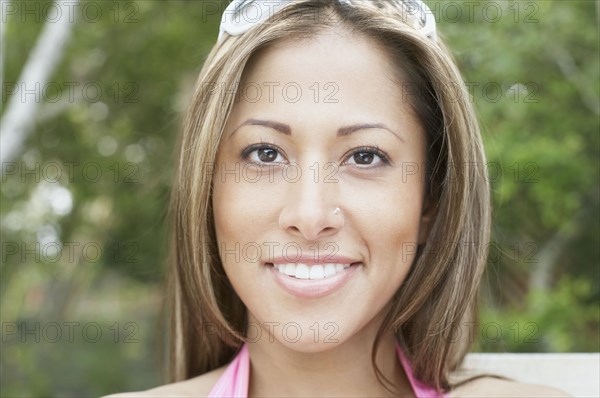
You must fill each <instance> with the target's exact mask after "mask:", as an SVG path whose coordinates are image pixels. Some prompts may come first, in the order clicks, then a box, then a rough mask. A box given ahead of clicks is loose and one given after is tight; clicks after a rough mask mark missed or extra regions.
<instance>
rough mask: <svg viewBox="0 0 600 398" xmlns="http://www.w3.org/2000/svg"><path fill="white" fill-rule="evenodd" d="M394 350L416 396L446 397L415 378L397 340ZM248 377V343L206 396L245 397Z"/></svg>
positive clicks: (246, 395) (422, 397) (428, 397)
mask: <svg viewBox="0 0 600 398" xmlns="http://www.w3.org/2000/svg"><path fill="white" fill-rule="evenodd" d="M396 352H397V354H398V358H399V359H400V364H401V365H402V367H403V368H404V372H405V373H406V377H407V378H408V381H409V382H410V385H411V386H412V389H413V391H414V393H415V396H416V397H417V398H437V397H441V398H448V396H447V395H445V394H440V393H439V392H438V391H437V390H436V389H434V388H433V387H431V386H428V385H427V384H424V383H422V382H421V381H419V380H417V379H416V378H415V377H414V375H413V371H412V367H411V366H410V363H409V362H408V359H406V357H405V355H404V353H403V352H402V349H401V348H400V345H399V344H398V342H396ZM249 379H250V355H249V353H248V345H247V344H244V345H242V349H241V350H240V352H239V353H238V354H237V355H236V356H235V358H234V359H233V361H231V363H230V364H229V366H228V367H227V369H226V370H225V372H224V373H223V374H222V375H221V377H220V378H219V380H218V381H217V383H216V384H215V385H214V387H213V388H212V390H211V391H210V393H209V394H208V396H209V397H210V398H221V397H235V398H247V397H248V385H249Z"/></svg>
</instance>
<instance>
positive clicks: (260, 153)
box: [241, 144, 285, 164]
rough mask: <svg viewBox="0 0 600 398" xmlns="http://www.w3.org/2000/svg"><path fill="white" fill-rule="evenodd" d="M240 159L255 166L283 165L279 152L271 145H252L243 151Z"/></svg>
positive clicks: (283, 159) (282, 158) (283, 160)
mask: <svg viewBox="0 0 600 398" xmlns="http://www.w3.org/2000/svg"><path fill="white" fill-rule="evenodd" d="M241 158H242V159H244V160H246V161H249V162H252V163H256V164H273V163H284V162H285V158H284V157H283V155H282V154H281V151H280V150H279V149H278V148H277V147H275V146H272V145H266V144H254V145H250V146H249V147H247V148H246V149H244V150H243V151H242V153H241Z"/></svg>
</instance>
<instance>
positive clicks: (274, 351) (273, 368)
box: [248, 322, 414, 397]
mask: <svg viewBox="0 0 600 398" xmlns="http://www.w3.org/2000/svg"><path fill="white" fill-rule="evenodd" d="M371 324H372V325H374V326H377V327H378V326H379V325H380V323H379V322H371ZM374 326H369V325H367V326H366V327H365V328H364V329H363V330H362V331H361V332H360V333H358V334H356V335H355V336H353V337H351V338H350V339H348V340H347V341H344V342H343V343H339V344H338V345H336V346H335V347H332V348H329V347H327V349H326V350H323V351H321V352H310V353H306V352H299V351H295V350H293V349H291V348H288V347H287V346H285V345H283V344H281V343H279V342H278V341H277V340H275V341H273V342H270V341H268V340H267V339H265V340H266V341H264V342H262V341H258V342H256V343H249V344H248V350H249V354H250V361H251V370H250V386H249V396H250V397H257V396H303V397H323V396H378V397H383V396H394V395H395V394H392V393H391V392H390V391H388V390H387V389H386V388H385V387H384V386H383V385H382V384H381V383H380V382H379V381H378V379H377V377H376V375H375V370H374V369H373V365H372V361H371V351H372V344H373V340H374V338H375V333H376V331H377V329H376V328H375V327H374ZM261 340H263V339H261ZM375 362H376V363H377V366H378V368H379V369H380V370H381V372H382V373H383V375H384V376H385V377H386V378H387V379H388V380H389V381H391V382H392V383H394V386H393V389H394V390H396V392H397V393H399V394H401V396H403V397H414V393H413V391H412V388H411V386H410V382H409V381H408V378H407V377H406V374H405V372H404V370H403V369H402V366H401V364H400V361H399V360H398V356H397V354H396V348H395V337H394V335H393V334H392V333H390V334H388V335H386V336H385V337H383V338H382V340H381V345H380V347H379V349H378V352H377V357H376V361H375ZM388 387H390V386H389V385H388ZM396 396H397V395H396Z"/></svg>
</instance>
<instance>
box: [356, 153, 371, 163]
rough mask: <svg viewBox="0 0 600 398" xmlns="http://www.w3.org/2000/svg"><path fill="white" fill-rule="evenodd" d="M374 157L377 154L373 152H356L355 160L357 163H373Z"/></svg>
mask: <svg viewBox="0 0 600 398" xmlns="http://www.w3.org/2000/svg"><path fill="white" fill-rule="evenodd" d="M374 158H375V154H374V153H371V152H356V153H355V154H354V162H356V164H371V163H373V159H374Z"/></svg>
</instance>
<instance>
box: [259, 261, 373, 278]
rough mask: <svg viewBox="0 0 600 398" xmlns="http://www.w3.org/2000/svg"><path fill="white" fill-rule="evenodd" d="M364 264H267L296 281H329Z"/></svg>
mask: <svg viewBox="0 0 600 398" xmlns="http://www.w3.org/2000/svg"><path fill="white" fill-rule="evenodd" d="M360 264H362V263H360V262H357V263H352V264H339V263H337V264H336V263H326V264H314V265H313V264H311V265H308V264H304V263H287V264H273V263H266V265H267V266H270V267H274V268H275V269H276V270H277V271H279V273H280V274H283V275H287V276H290V277H292V278H296V279H310V280H319V279H328V278H331V277H334V276H335V275H339V274H343V273H344V271H345V270H347V269H348V268H350V267H355V266H357V265H360Z"/></svg>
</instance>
